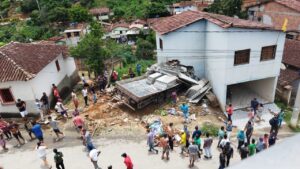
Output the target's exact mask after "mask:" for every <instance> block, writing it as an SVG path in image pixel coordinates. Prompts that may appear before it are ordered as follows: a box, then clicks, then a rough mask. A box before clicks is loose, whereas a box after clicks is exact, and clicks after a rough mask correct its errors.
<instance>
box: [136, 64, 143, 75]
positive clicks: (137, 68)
mask: <svg viewBox="0 0 300 169" xmlns="http://www.w3.org/2000/svg"><path fill="white" fill-rule="evenodd" d="M136 72H137V74H138V76H141V72H142V66H141V64H139V63H138V64H136Z"/></svg>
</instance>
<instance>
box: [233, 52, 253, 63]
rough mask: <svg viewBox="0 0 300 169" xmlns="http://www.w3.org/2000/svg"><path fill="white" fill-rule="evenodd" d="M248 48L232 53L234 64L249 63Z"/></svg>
mask: <svg viewBox="0 0 300 169" xmlns="http://www.w3.org/2000/svg"><path fill="white" fill-rule="evenodd" d="M249 60H250V49H246V50H238V51H235V54H234V66H236V65H242V64H247V63H249Z"/></svg>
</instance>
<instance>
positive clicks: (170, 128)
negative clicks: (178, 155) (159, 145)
mask: <svg viewBox="0 0 300 169" xmlns="http://www.w3.org/2000/svg"><path fill="white" fill-rule="evenodd" d="M167 133H168V137H169V146H170V149H171V151H173V147H174V139H173V138H174V129H173V123H170V124H169V126H168V128H167Z"/></svg>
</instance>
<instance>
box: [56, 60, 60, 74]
mask: <svg viewBox="0 0 300 169" xmlns="http://www.w3.org/2000/svg"><path fill="white" fill-rule="evenodd" d="M55 65H56V70H57V71H58V72H59V71H60V66H59V62H58V60H56V61H55Z"/></svg>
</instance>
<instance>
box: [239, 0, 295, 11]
mask: <svg viewBox="0 0 300 169" xmlns="http://www.w3.org/2000/svg"><path fill="white" fill-rule="evenodd" d="M269 2H277V3H278V4H281V5H283V6H285V7H288V8H291V9H293V10H295V11H298V12H300V1H299V0H248V1H246V0H244V4H243V6H244V7H245V8H249V7H253V6H257V5H261V4H265V3H269Z"/></svg>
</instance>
